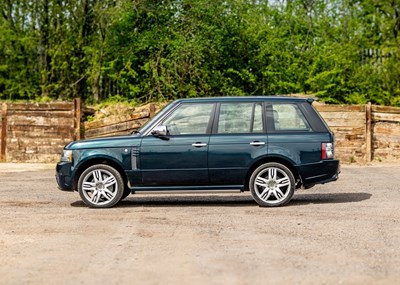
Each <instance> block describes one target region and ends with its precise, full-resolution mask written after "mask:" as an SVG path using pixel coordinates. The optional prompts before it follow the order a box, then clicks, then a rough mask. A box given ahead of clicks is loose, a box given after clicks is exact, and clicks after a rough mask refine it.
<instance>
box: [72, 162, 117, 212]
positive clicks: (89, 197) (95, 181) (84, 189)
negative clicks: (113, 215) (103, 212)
mask: <svg viewBox="0 0 400 285" xmlns="http://www.w3.org/2000/svg"><path fill="white" fill-rule="evenodd" d="M78 192H79V195H80V196H81V199H82V201H83V202H84V203H85V204H86V205H88V206H89V207H91V208H110V207H112V206H114V205H115V204H117V203H118V202H119V201H120V200H121V197H122V195H123V194H124V180H123V179H122V176H121V174H120V173H119V172H118V171H117V170H115V169H114V168H113V167H111V166H109V165H105V164H96V165H93V166H91V167H89V168H88V169H86V170H85V171H84V172H83V173H82V174H81V176H80V177H79V181H78Z"/></svg>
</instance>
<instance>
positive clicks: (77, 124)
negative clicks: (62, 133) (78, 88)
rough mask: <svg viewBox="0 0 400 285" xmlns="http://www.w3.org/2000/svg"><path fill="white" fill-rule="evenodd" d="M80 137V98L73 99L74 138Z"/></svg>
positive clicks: (78, 138)
mask: <svg viewBox="0 0 400 285" xmlns="http://www.w3.org/2000/svg"><path fill="white" fill-rule="evenodd" d="M80 139H81V98H75V99H74V140H80Z"/></svg>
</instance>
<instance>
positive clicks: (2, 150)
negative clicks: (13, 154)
mask: <svg viewBox="0 0 400 285" xmlns="http://www.w3.org/2000/svg"><path fill="white" fill-rule="evenodd" d="M0 144H1V147H0V161H5V160H6V146H7V103H3V105H2V108H1V139H0Z"/></svg>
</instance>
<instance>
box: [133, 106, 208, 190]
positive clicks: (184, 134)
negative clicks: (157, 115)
mask: <svg viewBox="0 0 400 285" xmlns="http://www.w3.org/2000/svg"><path fill="white" fill-rule="evenodd" d="M213 110H214V104H212V103H200V104H199V103H196V104H194V103H183V104H181V105H180V106H179V107H178V108H177V109H175V110H174V111H173V112H172V114H171V115H169V116H168V117H167V118H166V119H165V120H164V121H162V122H160V124H159V125H164V126H166V127H167V129H168V135H167V136H165V137H154V136H153V135H149V136H146V137H144V138H143V139H142V143H141V147H140V153H139V161H140V169H141V171H142V182H143V185H144V186H188V185H207V184H208V183H209V176H208V163H207V152H208V144H209V140H210V130H211V123H212V120H211V117H212V114H213Z"/></svg>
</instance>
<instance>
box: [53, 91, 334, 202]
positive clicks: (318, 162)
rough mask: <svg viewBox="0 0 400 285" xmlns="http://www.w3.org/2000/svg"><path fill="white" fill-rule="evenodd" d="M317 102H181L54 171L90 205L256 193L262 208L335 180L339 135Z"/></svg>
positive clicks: (73, 148) (71, 152)
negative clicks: (133, 197) (137, 197)
mask: <svg viewBox="0 0 400 285" xmlns="http://www.w3.org/2000/svg"><path fill="white" fill-rule="evenodd" d="M313 101H314V100H313V99H301V98H290V97H275V96H246V97H213V98H195V99H180V100H176V101H174V102H172V103H170V104H169V105H167V106H166V107H165V108H164V109H163V110H161V111H160V112H159V113H158V114H157V115H156V116H155V117H154V118H153V119H151V120H150V121H149V122H148V123H146V124H145V125H144V126H143V127H142V128H141V129H140V130H139V131H137V132H135V133H134V134H132V135H127V136H115V137H107V138H98V139H90V140H82V141H75V142H72V143H70V144H68V145H67V146H65V148H64V150H63V154H62V157H61V160H60V162H59V163H58V164H57V166H56V178H57V183H58V186H59V188H60V189H61V190H64V191H74V190H75V191H78V192H79V194H80V196H81V198H82V200H83V201H84V202H85V203H86V204H87V205H88V206H90V207H100V208H101V207H111V206H114V205H115V204H116V203H118V202H119V201H120V200H122V199H124V198H125V197H126V196H128V195H129V194H131V193H138V192H144V193H149V192H152V193H154V192H159V193H164V192H166V191H168V192H171V191H176V192H178V193H179V192H181V191H185V192H186V191H193V192H194V193H196V192H197V193H199V192H203V191H211V192H218V191H227V190H237V191H251V194H252V196H253V198H254V199H255V201H256V202H257V203H258V204H260V205H261V206H280V205H284V204H286V203H288V202H289V200H290V199H291V198H292V196H293V193H294V190H295V189H298V188H300V187H303V188H309V187H312V186H313V185H315V184H323V183H327V182H330V181H335V180H337V178H338V174H339V172H340V164H339V161H338V160H335V159H334V135H333V133H332V132H331V131H330V130H329V128H328V126H327V125H326V123H325V122H324V121H323V119H322V118H321V117H320V116H319V114H318V112H317V111H316V110H315V109H314V108H313V106H312V102H313Z"/></svg>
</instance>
